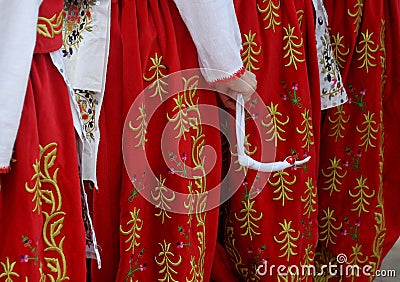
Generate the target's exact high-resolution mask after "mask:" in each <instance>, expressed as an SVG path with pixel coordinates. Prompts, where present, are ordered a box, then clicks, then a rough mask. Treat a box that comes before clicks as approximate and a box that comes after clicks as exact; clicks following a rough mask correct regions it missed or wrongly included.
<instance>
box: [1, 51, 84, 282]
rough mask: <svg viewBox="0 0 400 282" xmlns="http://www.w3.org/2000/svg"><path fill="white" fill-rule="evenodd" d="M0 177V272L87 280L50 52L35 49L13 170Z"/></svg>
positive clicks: (73, 173)
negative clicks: (38, 52) (43, 52)
mask: <svg viewBox="0 0 400 282" xmlns="http://www.w3.org/2000/svg"><path fill="white" fill-rule="evenodd" d="M10 99H12V97H10ZM0 177H1V191H0V222H1V225H0V240H1V242H2V243H1V244H0V265H1V266H2V267H0V277H3V278H5V279H6V280H7V278H8V279H11V280H10V281H22V280H23V281H25V279H26V280H27V281H28V279H29V281H45V280H54V281H60V280H66V279H68V280H70V281H85V277H86V273H85V272H86V264H85V231H84V227H83V221H82V209H81V196H80V195H81V194H80V180H79V171H78V160H77V154H76V141H75V133H74V126H73V122H72V115H71V110H70V102H69V95H68V91H67V88H66V85H65V83H64V80H63V78H62V76H61V75H60V73H59V72H58V70H57V68H56V67H55V66H54V65H53V63H52V61H51V58H50V56H49V54H35V55H34V57H33V62H32V68H31V73H30V77H29V83H28V89H27V93H26V97H25V103H24V107H23V112H22V117H21V123H20V127H19V131H18V135H17V140H16V143H15V152H14V154H13V161H12V164H11V171H10V172H9V173H6V174H2V175H0ZM7 281H8V280H7Z"/></svg>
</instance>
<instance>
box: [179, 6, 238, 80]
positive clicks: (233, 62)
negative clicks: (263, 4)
mask: <svg viewBox="0 0 400 282" xmlns="http://www.w3.org/2000/svg"><path fill="white" fill-rule="evenodd" d="M174 1H175V4H176V6H177V7H178V9H179V12H180V14H181V16H182V19H183V20H184V22H185V24H186V26H187V28H188V30H189V32H190V35H191V36H192V39H193V42H194V43H195V45H196V49H197V53H198V57H199V64H200V67H201V68H202V70H201V72H202V74H203V76H204V78H205V79H206V80H207V81H208V82H216V81H218V80H223V79H226V78H230V77H231V76H232V75H234V74H236V73H237V72H238V71H239V70H240V69H241V68H242V67H243V62H242V58H241V56H240V50H241V49H242V39H241V35H240V29H239V25H238V22H237V19H236V14H235V8H234V6H233V1H232V0H174ZM215 70H220V71H215Z"/></svg>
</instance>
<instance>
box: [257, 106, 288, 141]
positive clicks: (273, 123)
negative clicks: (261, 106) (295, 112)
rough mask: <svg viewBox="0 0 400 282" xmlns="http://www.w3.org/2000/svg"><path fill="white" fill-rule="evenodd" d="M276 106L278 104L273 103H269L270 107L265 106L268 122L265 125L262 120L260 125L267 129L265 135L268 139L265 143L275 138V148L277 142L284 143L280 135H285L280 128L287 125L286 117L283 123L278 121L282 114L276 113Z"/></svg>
mask: <svg viewBox="0 0 400 282" xmlns="http://www.w3.org/2000/svg"><path fill="white" fill-rule="evenodd" d="M278 106H279V105H278V104H275V105H274V103H272V102H271V106H267V110H268V112H269V114H268V115H267V121H268V122H267V123H265V122H264V121H263V120H262V121H261V124H262V125H263V126H264V127H266V128H267V135H268V136H269V137H268V138H267V139H266V141H267V142H271V141H272V140H274V138H275V147H276V146H277V145H278V140H280V141H286V139H285V138H283V137H282V136H281V133H286V131H285V130H284V129H282V127H283V126H285V125H287V124H288V123H289V117H288V116H286V120H285V121H283V120H279V117H282V113H281V112H279V111H278Z"/></svg>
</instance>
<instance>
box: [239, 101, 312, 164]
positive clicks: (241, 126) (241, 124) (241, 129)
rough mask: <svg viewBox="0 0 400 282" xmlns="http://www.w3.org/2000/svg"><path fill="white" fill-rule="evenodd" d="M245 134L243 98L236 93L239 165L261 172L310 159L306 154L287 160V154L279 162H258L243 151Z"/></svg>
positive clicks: (303, 162)
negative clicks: (300, 158) (292, 160)
mask: <svg viewBox="0 0 400 282" xmlns="http://www.w3.org/2000/svg"><path fill="white" fill-rule="evenodd" d="M245 135H246V124H245V114H244V99H243V95H242V94H238V95H237V99H236V141H237V153H238V160H239V164H240V165H241V166H244V167H247V168H250V169H254V170H257V171H262V172H273V171H278V170H283V169H286V168H289V167H292V166H295V165H302V164H305V163H306V162H308V161H309V160H310V159H311V157H310V156H308V157H307V158H305V159H303V160H301V161H295V162H289V161H288V160H289V159H290V158H292V157H291V156H289V157H287V158H286V159H285V160H284V161H281V162H272V163H261V162H258V161H256V160H254V159H252V158H251V157H249V156H248V155H246V153H245V151H244V142H245Z"/></svg>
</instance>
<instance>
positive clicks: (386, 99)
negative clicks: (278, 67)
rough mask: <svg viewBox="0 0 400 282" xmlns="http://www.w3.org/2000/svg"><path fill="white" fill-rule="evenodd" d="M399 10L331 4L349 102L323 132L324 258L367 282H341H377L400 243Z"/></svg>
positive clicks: (332, 113)
mask: <svg viewBox="0 0 400 282" xmlns="http://www.w3.org/2000/svg"><path fill="white" fill-rule="evenodd" d="M395 2H396V1H374V2H368V1H357V0H354V1H346V2H343V1H329V0H327V1H325V4H326V7H327V12H328V15H329V20H330V24H331V36H332V44H333V48H334V53H335V56H336V61H337V62H338V63H339V66H340V68H341V70H342V74H343V81H344V83H345V86H346V87H347V93H348V95H349V102H348V103H347V104H345V105H342V106H340V107H337V108H334V109H330V110H328V111H327V112H326V117H325V121H324V124H323V128H322V139H321V162H320V174H319V176H320V177H319V182H318V184H319V188H320V190H319V202H320V209H319V216H320V221H319V227H320V230H319V231H320V237H319V248H318V253H317V254H318V256H317V257H318V261H319V263H324V264H327V263H328V262H329V261H332V260H333V261H334V262H336V259H337V256H339V255H340V256H341V257H342V259H344V262H342V264H343V265H344V266H347V265H351V266H357V267H358V268H359V269H360V275H359V277H355V276H354V275H353V276H352V275H351V273H348V274H349V275H346V273H343V274H342V275H340V276H341V277H339V276H337V277H334V278H332V280H333V281H336V280H337V281H339V279H354V280H352V281H370V278H371V277H370V276H369V275H368V274H370V275H371V274H372V275H373V274H374V273H375V271H376V270H377V269H379V267H380V264H381V262H382V260H383V257H384V255H385V254H386V252H387V251H388V249H389V248H390V247H391V246H392V245H393V243H394V242H395V240H397V238H398V236H399V228H398V213H396V212H394V211H395V210H396V209H397V206H396V205H398V199H399V198H400V197H399V193H400V186H399V174H398V172H395V171H396V169H395V168H394V167H396V162H397V158H398V156H399V155H400V152H399V149H398V146H397V145H395V144H397V142H398V141H399V138H400V134H399V126H398V123H397V121H396V120H398V118H399V114H398V111H396V110H395V109H396V108H398V105H399V102H398V99H394V95H395V93H396V89H398V85H399V84H398V78H395V77H394V76H395V75H394V74H395V73H396V69H397V68H398V62H399V56H398V55H397V53H396V51H395V50H398V48H399V40H400V37H399V35H400V32H399V19H398V17H399V13H400V9H399V5H398V3H395ZM396 141H397V142H396ZM394 218H397V219H396V220H397V223H395V219H394ZM385 238H386V239H385ZM365 266H367V268H368V267H369V266H370V267H371V268H370V269H369V270H368V271H367V272H368V273H367V274H363V273H362V269H363V267H365ZM340 281H342V280H340Z"/></svg>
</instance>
